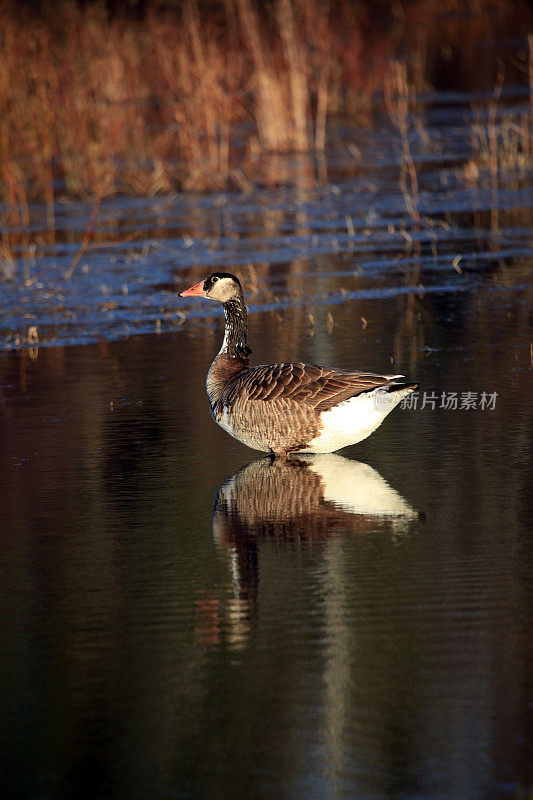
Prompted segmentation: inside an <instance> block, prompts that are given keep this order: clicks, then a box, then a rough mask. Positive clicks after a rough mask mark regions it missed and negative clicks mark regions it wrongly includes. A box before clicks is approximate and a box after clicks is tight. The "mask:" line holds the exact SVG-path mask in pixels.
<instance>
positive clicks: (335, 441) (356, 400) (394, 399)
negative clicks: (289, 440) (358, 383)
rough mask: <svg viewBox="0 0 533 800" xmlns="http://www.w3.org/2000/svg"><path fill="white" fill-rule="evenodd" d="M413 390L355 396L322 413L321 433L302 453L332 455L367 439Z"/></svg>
mask: <svg viewBox="0 0 533 800" xmlns="http://www.w3.org/2000/svg"><path fill="white" fill-rule="evenodd" d="M410 392H412V389H404V390H403V391H401V390H400V391H396V392H392V393H391V392H388V391H387V390H386V389H382V388H378V389H374V390H373V391H371V392H363V394H359V395H357V397H352V398H350V400H346V401H345V402H344V403H340V405H338V406H335V407H334V408H332V409H330V410H329V411H324V412H323V413H322V414H321V417H320V421H321V422H322V425H323V429H322V432H321V433H320V434H319V435H318V436H316V437H315V438H314V439H313V440H312V441H311V442H309V444H308V445H307V447H306V448H305V450H302V451H300V452H302V453H332V452H333V451H334V450H340V448H341V447H347V445H349V444H357V442H360V441H362V440H363V439H366V437H367V436H370V434H371V433H372V432H373V431H375V430H376V428H378V427H379V426H380V425H381V423H382V422H383V420H384V419H385V417H386V416H387V414H389V413H390V412H391V411H392V409H393V408H394V407H395V406H397V405H398V403H399V402H400V401H401V400H402V399H403V398H404V397H405V396H406V395H407V394H409V393H410Z"/></svg>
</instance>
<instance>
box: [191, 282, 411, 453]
mask: <svg viewBox="0 0 533 800" xmlns="http://www.w3.org/2000/svg"><path fill="white" fill-rule="evenodd" d="M178 296H179V297H203V298H206V299H207V300H216V301H217V302H219V303H221V304H222V308H223V310H224V315H225V320H226V325H225V331H224V340H223V342H222V347H221V348H220V351H219V353H218V355H217V356H216V358H215V360H214V361H213V363H212V364H211V367H210V369H209V372H208V374H207V380H206V388H207V395H208V398H209V403H210V406H211V414H212V416H213V419H214V420H215V422H217V423H218V424H219V425H220V426H221V427H222V428H223V429H224V430H225V431H226V432H227V433H229V434H230V435H231V436H233V437H234V438H235V439H237V440H238V441H240V442H242V443H243V444H245V445H247V446H248V447H250V448H252V449H253V450H260V451H262V452H266V453H270V454H271V455H273V456H274V458H278V459H281V460H287V458H288V457H289V456H290V454H291V453H332V452H334V451H335V450H340V449H341V448H342V447H346V446H348V445H353V444H357V443H358V442H360V441H362V440H363V439H366V437H367V436H370V434H371V433H372V432H373V431H375V430H376V428H377V427H378V426H379V425H381V423H382V422H383V420H384V419H385V417H386V416H387V414H389V413H390V412H391V411H392V409H393V408H394V407H395V406H396V405H398V403H399V402H400V401H401V400H402V399H403V398H404V397H406V396H407V395H408V394H409V393H410V392H414V391H415V390H416V389H418V384H417V383H399V382H398V380H397V379H398V378H403V375H375V374H373V373H369V372H346V371H344V370H340V369H334V368H332V367H324V366H319V365H318V364H302V363H301V362H299V361H295V362H290V363H282V364H261V365H260V366H256V367H253V366H250V359H249V356H250V353H251V352H252V351H251V349H250V348H249V347H248V315H247V309H246V304H245V301H244V292H243V289H242V286H241V284H240V281H239V279H238V278H237V277H235V275H231V274H230V273H228V272H214V273H213V274H211V275H209V276H208V277H207V278H205V279H204V280H202V281H200V282H199V283H195V284H194V286H191V287H190V288H189V289H185V290H184V291H181V292H179V294H178Z"/></svg>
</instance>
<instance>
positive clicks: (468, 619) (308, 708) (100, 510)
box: [0, 95, 533, 800]
mask: <svg viewBox="0 0 533 800" xmlns="http://www.w3.org/2000/svg"><path fill="white" fill-rule="evenodd" d="M445 99H446V98H445ZM521 102H522V101H521V100H520V98H519V97H518V98H517V97H515V96H513V95H511V96H510V97H508V98H507V99H506V103H507V104H512V103H516V104H518V105H520V104H521ZM520 107H521V108H523V106H520ZM502 109H503V106H502ZM502 113H503V111H502ZM470 114H471V112H470V110H469V107H468V105H467V103H466V102H465V98H459V102H458V100H457V98H447V99H446V103H444V101H442V102H440V103H436V102H435V98H433V100H432V102H431V103H428V105H427V107H426V111H425V116H424V125H425V129H426V131H429V132H430V136H429V140H427V139H426V138H425V136H419V137H415V134H414V133H413V152H414V155H415V159H416V163H417V164H418V166H419V171H420V174H419V177H420V198H421V200H420V204H421V206H420V207H421V211H422V214H423V220H422V223H421V224H420V225H417V224H415V222H414V221H412V220H410V219H409V217H408V216H407V215H406V212H405V204H404V201H403V198H402V195H401V193H400V192H399V190H398V173H397V169H396V168H395V166H394V164H395V158H396V156H395V153H396V152H397V147H396V145H397V142H396V140H395V139H394V135H393V133H392V132H391V130H390V129H386V128H385V126H384V127H383V128H378V129H377V130H376V131H374V132H371V133H369V132H365V133H360V134H358V133H357V132H354V131H352V132H350V133H349V138H350V141H353V142H355V144H356V146H357V147H359V148H360V150H361V158H360V159H359V160H355V159H354V158H353V157H352V156H350V157H348V155H347V153H348V151H347V150H346V148H344V150H343V147H342V141H343V139H342V137H341V136H340V134H339V143H338V145H337V146H336V147H334V148H332V152H331V153H330V154H329V160H328V170H329V173H328V179H329V182H328V183H327V184H325V185H322V186H318V187H314V186H313V185H312V184H313V180H311V178H312V175H311V176H310V175H309V172H308V171H307V170H308V166H309V164H308V162H307V161H304V162H298V161H297V160H296V161H295V163H292V165H291V171H290V178H291V179H290V180H289V179H288V178H287V181H286V183H285V184H284V185H278V186H275V187H273V188H268V187H257V188H255V189H254V191H253V192H251V193H250V194H248V195H231V194H225V195H218V196H217V195H215V196H210V197H197V198H190V197H179V196H176V197H171V198H162V199H153V200H150V201H145V200H137V199H135V200H123V199H122V200H110V201H108V202H106V203H105V204H104V206H103V213H102V215H101V217H100V223H99V230H98V236H97V240H98V241H99V242H100V243H102V242H104V241H108V242H110V243H109V244H108V246H107V247H99V248H97V249H93V250H88V251H87V252H86V253H85V254H84V255H83V256H82V258H81V259H80V261H79V263H78V265H77V267H76V269H75V270H74V273H73V276H72V278H71V279H70V280H66V279H65V278H64V273H65V272H66V271H67V270H68V268H69V266H70V265H71V263H72V257H73V254H74V253H75V252H76V250H77V249H78V248H79V243H80V241H81V238H82V236H83V232H84V230H85V227H86V224H87V219H88V216H89V215H90V212H91V209H90V207H85V206H83V205H81V204H70V205H68V206H66V205H65V206H61V207H58V209H57V210H56V211H57V213H56V238H55V241H54V242H51V243H50V244H49V245H47V249H46V252H44V253H43V251H39V257H38V258H37V257H36V258H35V259H34V260H33V261H31V260H29V259H26V261H25V262H24V261H21V262H20V263H19V264H18V265H17V270H18V272H17V279H16V280H15V281H13V282H11V283H7V284H3V285H2V287H1V290H0V291H1V293H2V296H3V303H2V307H3V310H2V312H1V323H0V331H1V340H2V346H3V350H4V352H3V355H2V357H1V358H0V402H1V408H2V410H1V414H0V426H1V432H0V460H1V475H2V485H1V488H0V529H1V530H2V533H3V535H2V537H1V540H0V542H1V544H0V548H1V551H0V562H1V577H0V582H1V586H2V619H3V637H2V658H1V659H0V664H1V667H0V669H1V673H2V686H3V693H2V694H3V702H2V715H1V717H0V741H1V748H0V758H1V762H2V763H1V765H0V775H1V776H2V778H1V781H2V789H3V794H4V796H6V797H16V798H19V797H20V798H46V799H48V798H54V800H55V799H56V798H71V797H82V798H83V797H87V798H95V797H113V798H128V799H129V798H136V797H138V798H149V797H152V798H173V797H175V798H195V799H196V798H234V797H239V798H254V800H255V799H256V798H265V799H266V798H274V797H276V798H288V799H290V800H300V799H301V798H310V799H313V798H316V799H317V800H325V799H327V800H329V799H330V798H331V799H332V800H333V799H335V800H336V799H337V798H339V799H340V798H343V799H344V798H346V800H348V799H350V800H351V798H355V797H357V798H364V799H365V800H366V799H367V798H369V799H370V798H371V799H372V800H373V799H374V798H376V799H378V800H381V798H409V799H411V798H413V799H414V798H417V800H418V798H420V799H422V798H423V799H424V800H426V799H427V798H439V799H440V798H450V800H451V799H452V798H453V800H456V798H479V800H485V799H486V798H518V797H526V796H529V795H528V792H531V787H532V785H533V781H532V776H531V766H530V764H531V760H530V758H529V752H530V750H529V749H528V748H530V740H529V739H528V728H527V715H528V712H529V713H530V710H531V709H530V705H528V703H529V704H530V700H528V695H527V687H528V679H529V676H528V672H529V663H530V660H531V653H530V640H531V636H530V624H529V607H530V605H529V603H530V591H531V564H532V559H531V539H530V527H531V526H530V519H531V510H532V509H531V500H530V490H529V476H530V474H531V432H532V424H531V410H530V406H531V401H530V398H531V389H532V363H531V341H532V340H533V336H532V330H531V317H530V313H531V312H530V306H531V263H532V261H531V254H530V250H529V249H528V248H529V244H528V237H529V235H530V232H529V227H530V220H531V216H530V214H531V191H530V187H529V183H528V179H527V180H522V181H518V182H517V181H516V179H515V178H514V177H513V176H512V175H509V176H508V179H504V178H502V185H501V186H500V187H499V188H498V189H497V190H496V189H495V187H494V186H493V187H492V188H491V186H490V183H487V182H486V181H485V178H483V179H482V180H481V183H480V184H478V185H467V184H466V183H465V181H463V180H462V179H461V169H462V164H463V162H464V159H465V157H466V155H465V154H466V153H467V151H468V147H469V141H470V140H469V136H470V128H469V125H470V122H471V117H470ZM343 136H344V139H347V138H348V132H345V134H343ZM350 159H351V160H350ZM306 165H307V166H306ZM298 169H300V172H299V173H298V172H295V170H298ZM295 175H296V178H295ZM282 183H283V182H282ZM38 212H39V209H35V215H34V224H35V226H36V227H38V226H39V225H40V224H42V222H39V213H38ZM43 230H44V227H43ZM59 231H63V233H62V234H60V233H59ZM133 235H135V236H136V237H137V238H135V239H134V240H133V239H131V237H132V236H133ZM126 240H127V241H126ZM117 241H120V242H121V244H112V243H113V242H117ZM459 255H460V256H461V260H460V261H456V257H457V256H459ZM219 267H223V268H224V269H230V270H236V271H239V272H240V274H241V276H242V278H243V280H244V282H245V284H246V286H247V295H248V300H249V304H250V308H251V314H250V334H249V339H250V344H251V346H252V348H253V351H254V352H253V356H252V358H254V359H255V363H261V362H267V361H273V360H287V359H301V360H306V361H315V362H318V363H327V364H331V365H334V366H339V367H344V368H349V367H356V368H361V369H369V370H372V371H380V370H383V371H385V372H387V371H391V370H392V371H394V372H404V373H405V374H406V375H407V376H408V377H409V379H416V380H418V381H420V383H421V393H420V396H419V402H418V407H417V408H416V409H400V408H398V409H396V410H395V411H394V412H393V413H392V414H391V415H390V416H389V417H388V418H387V420H386V421H385V422H384V423H383V425H382V426H381V428H380V429H379V430H378V431H377V432H376V433H374V434H373V435H372V437H370V438H369V439H368V440H366V441H365V442H362V443H361V444H360V445H358V446H356V447H351V448H347V449H346V450H343V451H342V452H341V453H338V454H334V455H333V456H331V457H328V456H326V457H321V458H307V459H301V460H300V461H299V462H297V463H294V464H289V465H282V466H280V465H277V464H271V463H270V461H269V460H268V459H263V458H262V457H261V456H260V455H259V454H257V453H254V452H252V451H250V450H247V449H246V448H244V447H243V446H242V445H240V444H239V443H238V442H236V441H234V440H232V439H231V438H230V437H228V436H227V435H226V434H225V433H224V432H223V431H222V430H221V429H219V428H218V427H217V426H216V425H215V424H214V423H213V422H212V420H211V419H210V416H209V409H208V403H207V398H206V396H205V388H204V380H205V374H206V372H207V369H208V367H209V364H210V362H211V360H212V358H213V356H214V354H215V353H216V351H217V350H218V347H219V345H220V341H221V338H222V331H223V327H222V320H221V317H220V313H219V312H217V310H216V309H214V308H213V307H212V306H209V305H207V304H204V303H202V302H201V301H196V302H194V301H192V300H191V301H185V300H183V301H180V300H178V299H177V298H176V296H175V291H176V289H180V288H184V287H185V286H187V285H190V283H192V282H193V281H195V280H199V279H200V278H201V277H203V275H204V274H206V273H208V272H209V271H210V270H211V269H213V268H219ZM24 279H25V280H24ZM103 287H105V288H103ZM125 287H127V288H125ZM32 326H36V327H37V341H36V340H35V336H34V337H33V338H32V340H31V341H29V342H26V339H27V330H28V328H29V327H32ZM155 331H158V333H156V332H155ZM17 337H18V338H17ZM21 345H23V346H22V347H21ZM452 393H456V394H457V408H456V409H454V408H453V398H452V399H450V396H451V395H452ZM468 393H470V394H468ZM443 395H444V399H443ZM483 395H485V399H484V400H482V396H483ZM469 398H470V400H471V401H472V402H473V403H474V405H475V407H473V408H472V407H470V408H466V407H465V408H461V404H463V405H468V399H469ZM446 404H449V405H451V406H452V408H444V407H442V406H443V405H446Z"/></svg>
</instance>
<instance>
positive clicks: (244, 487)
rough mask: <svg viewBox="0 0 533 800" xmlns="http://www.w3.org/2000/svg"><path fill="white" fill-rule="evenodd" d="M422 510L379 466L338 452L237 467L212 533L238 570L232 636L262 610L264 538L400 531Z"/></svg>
mask: <svg viewBox="0 0 533 800" xmlns="http://www.w3.org/2000/svg"><path fill="white" fill-rule="evenodd" d="M418 518H419V513H418V512H417V511H415V510H414V509H413V508H412V507H411V506H410V505H409V504H408V503H407V502H406V500H404V498H403V497H402V496H401V495H400V494H398V492H397V491H395V490H394V489H393V488H392V487H391V486H390V485H389V484H388V483H387V482H386V481H385V480H384V479H383V478H382V477H381V475H380V474H379V473H378V472H377V471H376V470H375V469H373V468H372V467H370V466H369V465H368V464H364V463H362V462H360V461H350V460H349V459H347V458H344V457H343V456H340V455H337V454H329V455H319V456H314V455H310V456H304V455H301V456H299V457H297V458H293V459H291V460H289V461H283V462H280V461H279V460H271V459H270V458H263V459H260V460H258V461H253V462H251V463H250V464H248V465H247V466H245V467H243V468H242V469H240V470H238V472H236V473H235V474H234V475H232V476H231V477H230V478H228V479H227V480H226V481H225V482H224V483H223V484H222V486H221V487H220V488H219V490H218V492H217V494H216V498H215V505H214V510H213V535H214V538H215V541H216V543H217V544H218V545H219V546H220V547H221V548H222V549H223V550H224V551H225V553H226V555H227V558H228V561H229V563H230V566H231V571H232V577H233V584H234V601H233V603H232V604H231V608H230V618H231V625H230V628H231V632H232V639H233V641H234V642H235V643H236V642H237V640H238V639H239V638H241V639H242V638H243V637H244V638H246V635H247V633H248V630H249V628H250V624H251V621H252V618H253V616H254V614H255V611H256V606H257V597H258V582H259V563H258V558H259V547H260V543H261V541H262V540H266V539H268V540H275V541H279V542H287V543H297V542H301V543H304V542H305V543H311V542H318V541H321V540H322V541H323V540H326V539H329V538H330V537H332V536H339V535H341V534H343V535H344V534H347V533H357V534H361V533H370V532H376V530H379V531H383V532H388V533H391V534H393V535H397V536H399V535H402V534H404V533H405V532H407V531H408V530H409V528H410V527H411V524H412V522H413V521H414V520H417V519H418Z"/></svg>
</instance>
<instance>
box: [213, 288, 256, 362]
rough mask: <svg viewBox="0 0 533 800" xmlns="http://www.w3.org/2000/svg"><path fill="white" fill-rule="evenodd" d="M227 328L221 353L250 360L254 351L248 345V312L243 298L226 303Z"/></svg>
mask: <svg viewBox="0 0 533 800" xmlns="http://www.w3.org/2000/svg"><path fill="white" fill-rule="evenodd" d="M223 308H224V316H225V318H226V328H225V331H224V341H223V342H222V347H221V348H220V352H219V355H222V354H227V355H228V356H232V357H233V358H241V359H246V360H248V356H249V355H250V353H251V352H252V351H251V350H250V348H249V347H248V314H247V311H246V305H245V304H244V300H243V299H242V298H234V299H231V300H229V301H228V302H227V303H224V305H223Z"/></svg>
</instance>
